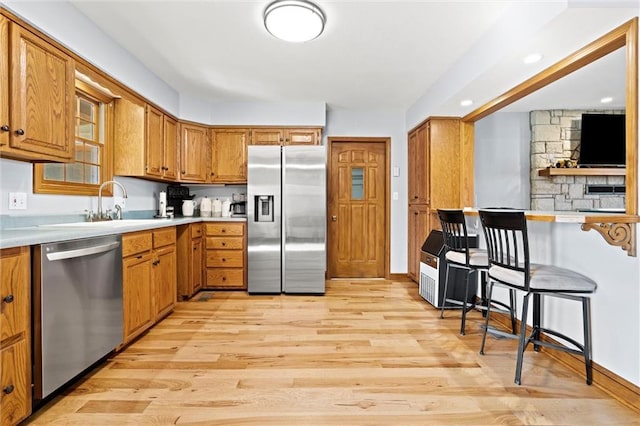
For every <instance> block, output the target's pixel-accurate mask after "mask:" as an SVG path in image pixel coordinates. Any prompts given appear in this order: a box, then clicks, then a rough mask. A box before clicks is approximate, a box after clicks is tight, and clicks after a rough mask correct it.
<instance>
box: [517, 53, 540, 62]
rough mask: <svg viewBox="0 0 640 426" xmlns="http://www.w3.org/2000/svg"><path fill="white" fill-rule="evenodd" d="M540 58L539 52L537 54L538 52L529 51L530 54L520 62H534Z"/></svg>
mask: <svg viewBox="0 0 640 426" xmlns="http://www.w3.org/2000/svg"><path fill="white" fill-rule="evenodd" d="M540 59H542V55H541V54H539V53H531V54H529V55H527V56H526V57H525V58H524V59H523V60H522V62H524V63H525V64H535V63H536V62H538V61H539V60H540Z"/></svg>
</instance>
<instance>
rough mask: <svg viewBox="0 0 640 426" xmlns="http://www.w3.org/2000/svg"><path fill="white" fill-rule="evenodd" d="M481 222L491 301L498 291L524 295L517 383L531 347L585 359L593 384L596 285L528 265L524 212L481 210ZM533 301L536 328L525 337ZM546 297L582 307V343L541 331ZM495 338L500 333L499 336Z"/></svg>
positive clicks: (562, 272)
mask: <svg viewBox="0 0 640 426" xmlns="http://www.w3.org/2000/svg"><path fill="white" fill-rule="evenodd" d="M480 220H481V222H482V228H483V230H484V235H485V238H486V242H487V254H488V256H489V271H488V274H489V289H488V297H489V298H491V293H492V291H493V287H494V286H495V285H498V286H504V287H507V288H509V289H515V290H519V291H523V292H524V293H525V295H524V299H523V303H522V316H521V317H520V318H521V325H520V336H519V344H518V357H517V361H516V373H515V380H514V381H515V383H516V384H518V385H519V384H520V383H521V375H522V363H523V358H524V352H525V350H526V348H527V346H528V345H529V343H533V346H534V350H536V351H538V350H539V349H540V346H544V347H548V348H552V349H558V350H562V351H565V352H570V353H573V354H578V355H580V356H582V357H584V363H585V369H586V381H587V384H589V385H590V384H591V382H592V365H591V317H590V297H589V296H590V294H592V293H593V292H595V290H596V287H597V285H596V283H595V281H593V280H592V279H591V278H588V277H586V276H584V275H582V274H580V273H578V272H575V271H572V270H570V269H566V268H561V267H558V266H553V265H543V264H534V263H530V260H529V241H528V235H527V219H526V217H525V214H524V212H523V211H504V210H502V211H500V210H480ZM531 296H533V326H532V331H531V333H530V334H529V336H527V327H526V319H527V313H528V309H529V299H530V298H531ZM543 297H559V298H563V299H568V300H575V301H579V302H581V303H582V328H583V334H584V335H583V339H584V340H583V343H579V342H577V341H576V340H574V339H573V338H571V337H569V336H567V335H565V334H562V333H560V332H559V331H557V330H551V329H547V328H544V327H543V325H542V315H541V309H542V300H543ZM490 312H491V311H490V307H489V309H488V310H487V316H486V319H485V327H484V332H483V335H482V344H481V347H480V354H484V348H485V343H486V337H487V331H490V332H492V333H496V331H494V330H490V329H489V316H490ZM497 334H504V333H500V332H499V331H498V332H497ZM543 335H548V336H552V337H554V338H556V339H560V340H561V341H563V342H565V343H567V344H569V345H570V346H565V345H564V344H561V343H556V342H557V341H555V342H554V341H550V340H549V339H543Z"/></svg>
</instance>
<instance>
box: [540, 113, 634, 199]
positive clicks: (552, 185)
mask: <svg viewBox="0 0 640 426" xmlns="http://www.w3.org/2000/svg"><path fill="white" fill-rule="evenodd" d="M583 113H601V114H602V113H604V114H624V110H562V109H554V110H539V111H531V112H530V113H529V123H530V126H531V163H530V164H531V167H530V177H531V210H547V211H550V210H556V211H576V210H578V209H624V207H625V197H624V194H586V187H587V185H624V183H625V177H624V176H549V177H544V176H538V170H539V169H544V168H546V167H549V166H550V165H552V164H553V165H555V164H556V163H557V161H558V160H563V159H577V158H578V156H579V151H580V129H581V115H582V114H583Z"/></svg>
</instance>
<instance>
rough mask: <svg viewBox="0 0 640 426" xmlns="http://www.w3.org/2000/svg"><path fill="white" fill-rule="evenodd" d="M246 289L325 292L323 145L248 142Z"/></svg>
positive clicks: (261, 291)
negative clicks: (282, 144) (257, 143)
mask: <svg viewBox="0 0 640 426" xmlns="http://www.w3.org/2000/svg"><path fill="white" fill-rule="evenodd" d="M247 194H248V196H247V224H248V235H247V236H248V290H249V293H254V294H255V293H291V294H324V291H325V283H324V276H325V269H326V210H327V209H326V150H325V147H324V146H285V147H280V146H249V156H248V176H247Z"/></svg>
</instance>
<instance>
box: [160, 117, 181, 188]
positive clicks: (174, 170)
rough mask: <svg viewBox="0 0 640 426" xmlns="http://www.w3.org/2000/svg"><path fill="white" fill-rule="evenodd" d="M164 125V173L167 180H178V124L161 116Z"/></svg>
mask: <svg viewBox="0 0 640 426" xmlns="http://www.w3.org/2000/svg"><path fill="white" fill-rule="evenodd" d="M163 117H164V119H163V123H164V161H163V167H164V173H163V176H164V177H165V178H167V179H172V180H175V179H177V178H178V139H179V135H178V122H177V121H176V120H174V119H173V118H171V117H167V116H166V115H165V116H163Z"/></svg>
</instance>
